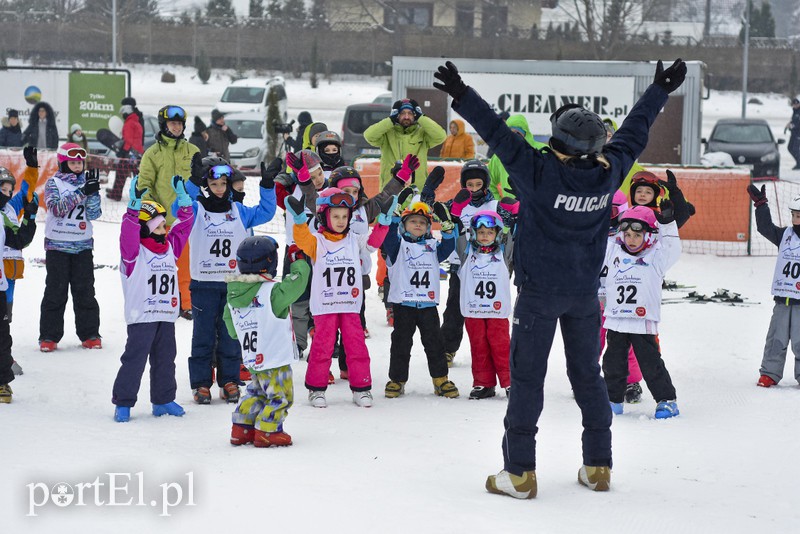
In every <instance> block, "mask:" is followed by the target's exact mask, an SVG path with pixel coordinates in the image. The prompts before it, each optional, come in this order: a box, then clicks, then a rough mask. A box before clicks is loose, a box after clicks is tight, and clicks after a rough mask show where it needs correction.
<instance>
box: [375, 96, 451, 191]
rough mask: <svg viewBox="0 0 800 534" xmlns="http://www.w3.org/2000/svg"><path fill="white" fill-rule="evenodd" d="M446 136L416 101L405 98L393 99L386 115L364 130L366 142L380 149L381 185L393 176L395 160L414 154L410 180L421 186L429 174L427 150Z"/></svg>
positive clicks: (440, 142)
mask: <svg viewBox="0 0 800 534" xmlns="http://www.w3.org/2000/svg"><path fill="white" fill-rule="evenodd" d="M446 137H447V133H446V132H445V131H444V128H442V127H441V126H439V125H438V124H436V122H434V120H433V119H431V118H429V117H425V116H423V114H422V108H421V107H419V104H417V102H416V101H414V100H411V99H408V98H404V99H403V100H398V101H397V102H395V103H394V105H393V106H392V111H391V113H390V114H389V117H387V118H385V119H383V120H381V121H379V122H376V123H375V124H373V125H372V126H370V127H369V128H367V129H366V130H364V139H365V140H366V141H367V143H369V144H371V145H372V146H376V147H378V148H380V149H381V189H382V188H383V186H384V185H386V183H387V182H388V181H389V180H391V179H392V167H394V164H395V162H398V161H402V160H403V159H404V158H405V157H406V156H407V155H408V154H414V155H415V156H417V158H419V168H418V169H417V170H416V172H415V173H414V179H413V181H412V183H414V184H415V185H416V186H417V187H418V188H419V189H420V190H422V186H423V185H425V178H427V176H428V150H430V149H431V148H433V147H435V146H438V145H441V144H442V143H443V142H444V140H445V138H446ZM409 185H410V184H409Z"/></svg>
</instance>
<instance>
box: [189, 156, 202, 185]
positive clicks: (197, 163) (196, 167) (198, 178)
mask: <svg viewBox="0 0 800 534" xmlns="http://www.w3.org/2000/svg"><path fill="white" fill-rule="evenodd" d="M203 170H204V168H203V158H202V156H200V152H195V153H194V155H193V156H192V173H191V175H189V181H190V182H192V183H193V184H194V185H196V186H197V187H202V186H203V174H204V172H203Z"/></svg>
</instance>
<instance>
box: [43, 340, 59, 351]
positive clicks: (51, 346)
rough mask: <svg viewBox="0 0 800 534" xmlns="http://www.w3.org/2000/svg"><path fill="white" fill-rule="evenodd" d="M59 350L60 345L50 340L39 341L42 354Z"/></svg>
mask: <svg viewBox="0 0 800 534" xmlns="http://www.w3.org/2000/svg"><path fill="white" fill-rule="evenodd" d="M57 348H58V343H56V342H55V341H50V340H49V339H42V340H40V341H39V350H40V351H42V352H53V351H54V350H56V349H57Z"/></svg>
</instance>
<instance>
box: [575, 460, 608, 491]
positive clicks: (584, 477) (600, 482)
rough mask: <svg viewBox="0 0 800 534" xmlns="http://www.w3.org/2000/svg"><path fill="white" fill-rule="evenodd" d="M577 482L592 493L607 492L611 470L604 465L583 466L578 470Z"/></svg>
mask: <svg viewBox="0 0 800 534" xmlns="http://www.w3.org/2000/svg"><path fill="white" fill-rule="evenodd" d="M578 482H580V483H581V484H583V485H584V486H586V487H587V488H589V489H590V490H592V491H608V488H609V487H610V486H611V468H610V467H608V466H605V465H596V466H595V465H583V466H581V468H580V469H579V470H578Z"/></svg>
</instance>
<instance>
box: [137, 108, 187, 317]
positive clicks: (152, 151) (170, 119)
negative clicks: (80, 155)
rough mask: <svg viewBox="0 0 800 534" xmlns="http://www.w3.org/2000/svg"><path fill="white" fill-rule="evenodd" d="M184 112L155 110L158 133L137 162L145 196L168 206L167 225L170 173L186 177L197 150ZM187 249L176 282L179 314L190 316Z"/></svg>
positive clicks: (170, 218) (170, 216)
mask: <svg viewBox="0 0 800 534" xmlns="http://www.w3.org/2000/svg"><path fill="white" fill-rule="evenodd" d="M185 128H186V112H185V111H184V110H183V108H181V107H179V106H164V107H163V108H161V109H160V110H158V129H159V131H158V133H157V134H156V143H155V144H154V145H153V146H151V147H150V148H148V149H147V150H145V151H144V154H143V155H142V161H141V162H139V183H138V187H139V188H141V189H144V188H147V193H145V195H144V200H155V201H156V202H158V203H159V204H161V205H162V206H164V208H165V209H166V210H167V225H168V226H171V225H172V223H173V222H174V221H175V215H173V213H172V209H171V208H172V203H173V202H174V201H175V196H176V193H175V189H173V187H172V177H173V176H176V175H177V176H182V177H183V178H184V181H185V180H188V178H189V176H191V174H192V156H194V155H195V154H198V153H199V152H200V150H199V149H198V148H197V147H196V146H194V145H193V144H191V143H190V142H189V141H187V140H186V139H184V137H183V132H184V129H185ZM190 281H191V276H190V274H189V250H188V246H187V247H186V249H184V250H183V252H182V253H181V255H180V257H179V258H178V286H179V288H180V293H181V317H183V318H184V319H189V320H191V319H192V297H191V293H189V282H190Z"/></svg>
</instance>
